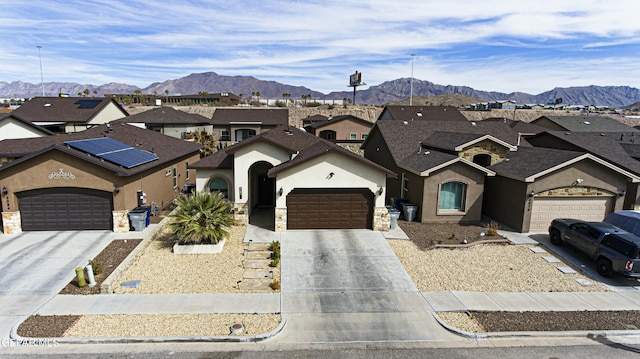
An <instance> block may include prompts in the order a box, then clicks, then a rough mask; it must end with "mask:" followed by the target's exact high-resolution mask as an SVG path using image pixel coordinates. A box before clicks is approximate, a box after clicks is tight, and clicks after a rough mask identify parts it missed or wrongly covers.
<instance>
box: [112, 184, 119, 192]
mask: <svg viewBox="0 0 640 359" xmlns="http://www.w3.org/2000/svg"><path fill="white" fill-rule="evenodd" d="M113 193H120V187H119V186H118V185H117V184H116V185H113Z"/></svg>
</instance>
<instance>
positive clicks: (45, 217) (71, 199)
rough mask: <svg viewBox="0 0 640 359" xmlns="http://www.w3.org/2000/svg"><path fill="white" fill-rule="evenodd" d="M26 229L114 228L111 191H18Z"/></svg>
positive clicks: (74, 189) (77, 189)
mask: <svg viewBox="0 0 640 359" xmlns="http://www.w3.org/2000/svg"><path fill="white" fill-rule="evenodd" d="M18 205H19V208H20V216H21V218H22V229H23V230H25V231H45V230H46V231H64V230H85V229H111V228H112V214H111V212H112V208H113V205H112V199H111V195H110V193H107V192H103V191H97V190H91V189H83V188H50V189H41V190H33V191H27V192H23V193H19V194H18Z"/></svg>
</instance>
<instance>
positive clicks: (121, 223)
mask: <svg viewBox="0 0 640 359" xmlns="http://www.w3.org/2000/svg"><path fill="white" fill-rule="evenodd" d="M112 216H113V231H114V232H115V233H126V232H129V229H130V228H131V225H130V224H129V211H127V210H124V211H113V212H112Z"/></svg>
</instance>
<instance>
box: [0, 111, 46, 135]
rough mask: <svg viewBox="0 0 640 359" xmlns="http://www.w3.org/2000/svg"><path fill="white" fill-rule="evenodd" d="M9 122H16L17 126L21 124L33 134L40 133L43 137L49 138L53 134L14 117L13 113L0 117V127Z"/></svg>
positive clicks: (17, 116)
mask: <svg viewBox="0 0 640 359" xmlns="http://www.w3.org/2000/svg"><path fill="white" fill-rule="evenodd" d="M11 120H13V121H16V122H18V123H19V124H22V125H23V126H25V127H27V128H29V129H30V130H32V131H33V132H34V133H40V134H42V135H44V136H51V135H53V134H54V133H53V132H51V131H49V130H47V129H46V128H44V127H40V126H38V125H34V124H33V123H31V122H29V121H27V120H25V119H23V118H22V117H21V116H19V115H16V114H15V113H7V114H3V115H0V127H2V124H3V123H8V122H9V121H11ZM4 135H5V136H6V135H7V134H4ZM0 138H2V137H0Z"/></svg>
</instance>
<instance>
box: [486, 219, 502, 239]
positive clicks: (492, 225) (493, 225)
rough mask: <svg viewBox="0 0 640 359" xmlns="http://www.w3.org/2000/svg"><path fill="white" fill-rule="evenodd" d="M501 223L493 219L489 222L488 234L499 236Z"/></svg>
mask: <svg viewBox="0 0 640 359" xmlns="http://www.w3.org/2000/svg"><path fill="white" fill-rule="evenodd" d="M498 229H500V225H499V224H498V222H496V221H491V222H489V224H487V236H497V235H498Z"/></svg>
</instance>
